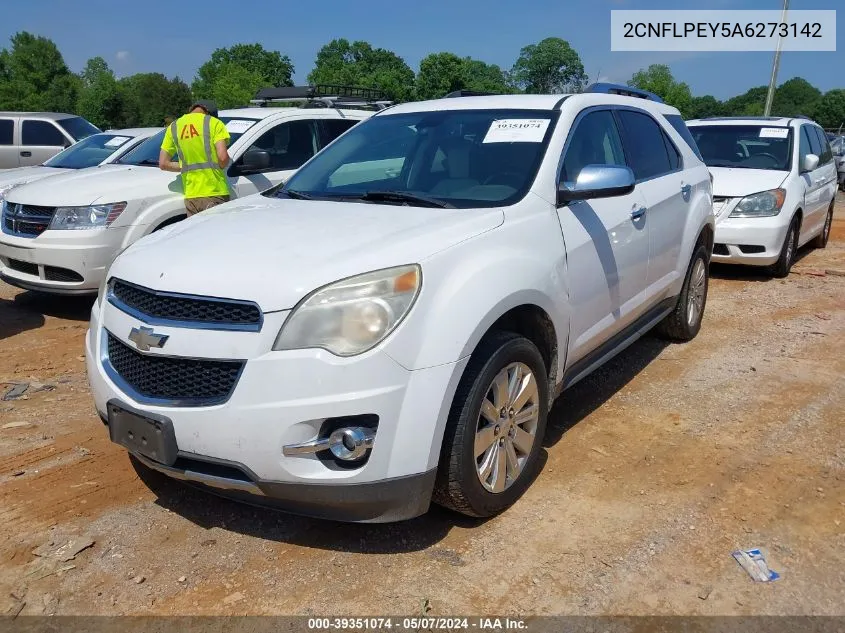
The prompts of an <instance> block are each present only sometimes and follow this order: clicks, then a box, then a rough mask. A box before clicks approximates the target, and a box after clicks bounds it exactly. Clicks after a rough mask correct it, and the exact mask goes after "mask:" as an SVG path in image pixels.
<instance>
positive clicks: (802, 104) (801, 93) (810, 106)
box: [772, 77, 822, 116]
mask: <svg viewBox="0 0 845 633" xmlns="http://www.w3.org/2000/svg"><path fill="white" fill-rule="evenodd" d="M821 98H822V93H821V90H819V89H818V88H816V87H815V86H813V85H812V84H811V83H810V82H808V81H807V80H806V79H801V78H800V77H793V78H792V79H790V80H788V81H785V82H783V83H782V84H781V85H780V86H778V87H777V90H775V98H774V99H773V100H772V114H773V115H775V116H795V115H796V114H803V115H806V116H809V115H810V114H811V113H812V112H813V111H815V109H816V105H817V104H818V102H819V101H820V100H821Z"/></svg>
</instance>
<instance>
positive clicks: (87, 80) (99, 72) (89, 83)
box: [76, 57, 123, 129]
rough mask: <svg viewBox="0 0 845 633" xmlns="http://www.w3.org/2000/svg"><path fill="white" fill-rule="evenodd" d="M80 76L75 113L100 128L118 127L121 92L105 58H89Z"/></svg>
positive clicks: (121, 107)
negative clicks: (80, 81) (80, 84)
mask: <svg viewBox="0 0 845 633" xmlns="http://www.w3.org/2000/svg"><path fill="white" fill-rule="evenodd" d="M80 77H81V79H82V86H81V89H80V91H79V100H78V101H77V106H76V112H77V114H79V115H80V116H83V117H85V118H86V119H88V120H89V121H91V123H93V124H94V125H96V126H97V127H99V128H101V129H106V128H110V127H119V126H120V124H121V113H122V110H123V106H122V100H121V93H120V89H119V88H118V85H117V79H115V76H114V73H113V72H112V70H111V68H109V65H108V64H107V63H106V60H104V59H103V58H102V57H94V58H92V59H89V60H88V62H87V63H86V64H85V68H84V69H83V71H82V72H81V73H80Z"/></svg>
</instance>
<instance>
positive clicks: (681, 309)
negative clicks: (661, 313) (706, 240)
mask: <svg viewBox="0 0 845 633" xmlns="http://www.w3.org/2000/svg"><path fill="white" fill-rule="evenodd" d="M709 282H710V258H709V257H708V256H707V249H706V248H705V246H704V245H703V244H701V245H699V246H698V248H696V249H695V252H694V253H693V255H692V260H691V261H690V265H689V268H688V269H687V276H686V278H685V279H684V285H683V287H682V288H681V294H680V295H679V296H678V303H677V304H676V305H675V309H674V310H672V312H670V313H669V314H668V315H667V316H666V318H665V319H663V320H662V321H661V322H660V323H658V325H657V333H658V334H659V335H661V336H663V337H664V338H667V339H670V340H673V341H680V342H684V341H691V340H692V339H694V338H695V337H696V335H697V334H698V331H699V330H700V329H701V320H702V319H703V318H704V306H705V305H706V304H707V288H708V287H709Z"/></svg>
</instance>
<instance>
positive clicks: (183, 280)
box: [109, 196, 504, 312]
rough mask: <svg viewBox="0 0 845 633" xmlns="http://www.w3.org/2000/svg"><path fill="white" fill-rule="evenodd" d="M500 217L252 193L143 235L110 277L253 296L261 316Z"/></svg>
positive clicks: (497, 212) (413, 259)
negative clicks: (276, 197)
mask: <svg viewBox="0 0 845 633" xmlns="http://www.w3.org/2000/svg"><path fill="white" fill-rule="evenodd" d="M503 221H504V213H503V211H502V210H501V209H495V208H494V209H430V208H416V207H404V206H396V205H387V204H384V205H382V204H364V203H350V202H326V201H305V200H268V199H267V198H264V197H263V196H250V197H249V198H244V199H242V200H240V201H236V202H232V203H230V204H226V205H223V206H221V207H219V208H217V209H214V210H211V211H206V212H204V213H202V214H200V215H197V216H194V217H192V218H190V219H188V220H185V221H183V222H179V223H177V224H174V225H172V226H170V227H168V228H166V229H164V230H162V231H158V232H156V233H153V234H151V235H149V236H147V237H145V238H142V239H141V240H139V241H138V242H136V243H135V244H133V245H132V246H130V247H129V248H128V249H127V250H125V251H124V252H123V253H122V254H121V255H120V256H119V257H118V258H117V259H116V260H115V262H114V264H113V265H112V267H111V269H110V271H109V276H112V275H113V276H116V277H120V278H121V279H125V280H127V281H131V282H133V283H136V284H140V285H142V286H146V287H148V288H154V289H156V290H167V291H170V292H179V293H187V294H195V295H208V296H214V297H221V298H229V299H246V300H251V301H255V302H257V303H258V304H259V305H260V306H261V308H262V309H263V310H264V311H265V312H271V311H276V310H287V309H290V308H292V307H294V306H295V305H296V304H297V303H298V302H299V301H300V300H301V299H302V298H303V297H305V295H307V294H308V293H310V292H312V291H313V290H315V289H317V288H319V287H321V286H324V285H326V284H329V283H332V282H334V281H338V280H340V279H343V278H345V277H350V276H353V275H357V274H361V273H366V272H370V271H372V270H378V269H381V268H388V267H391V266H399V265H402V264H413V263H420V262H422V261H423V260H424V259H425V258H427V257H429V256H431V255H433V254H434V253H437V252H439V251H441V250H444V249H446V248H449V247H450V246H453V245H455V244H457V243H459V242H461V241H463V240H466V239H469V238H471V237H473V236H476V235H478V234H480V233H483V232H485V231H490V230H492V229H494V228H496V227H497V226H499V225H501V224H502V222H503ZM424 277H425V271H423V278H424ZM423 283H425V282H423Z"/></svg>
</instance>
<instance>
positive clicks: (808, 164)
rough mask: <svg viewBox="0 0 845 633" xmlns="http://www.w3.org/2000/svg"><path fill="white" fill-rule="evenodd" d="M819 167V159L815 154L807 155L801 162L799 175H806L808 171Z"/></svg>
mask: <svg viewBox="0 0 845 633" xmlns="http://www.w3.org/2000/svg"><path fill="white" fill-rule="evenodd" d="M818 166H819V157H818V156H816V155H815V154H807V155H806V156H805V157H804V160H803V161H802V162H801V173H802V174H803V173H806V172H808V171H813V170H814V169H815V168H816V167H818Z"/></svg>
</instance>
